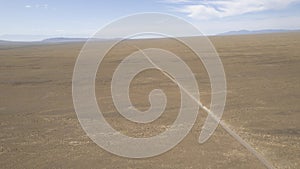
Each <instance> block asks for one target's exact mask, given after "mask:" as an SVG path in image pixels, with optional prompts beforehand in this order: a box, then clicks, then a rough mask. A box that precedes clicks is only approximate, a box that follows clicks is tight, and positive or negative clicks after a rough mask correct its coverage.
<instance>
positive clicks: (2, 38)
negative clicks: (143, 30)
mask: <svg viewBox="0 0 300 169" xmlns="http://www.w3.org/2000/svg"><path fill="white" fill-rule="evenodd" d="M285 32H300V30H286V29H264V30H253V31H250V30H239V31H229V32H225V33H220V34H217V35H216V36H228V35H252V34H267V33H285ZM49 37H50V38H49ZM15 39H22V40H21V41H18V40H15ZM41 39H43V40H41ZM87 40H90V39H89V38H76V37H55V36H53V35H51V36H49V35H48V36H47V35H0V44H3V43H6V44H7V43H9V42H13V43H15V42H18V43H22V42H32V43H66V42H85V41H87ZM93 40H94V41H106V40H112V39H93ZM114 40H115V39H114Z"/></svg>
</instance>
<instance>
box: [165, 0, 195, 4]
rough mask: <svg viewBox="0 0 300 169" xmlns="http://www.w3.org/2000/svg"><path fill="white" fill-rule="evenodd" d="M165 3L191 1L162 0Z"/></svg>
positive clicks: (188, 0)
mask: <svg viewBox="0 0 300 169" xmlns="http://www.w3.org/2000/svg"><path fill="white" fill-rule="evenodd" d="M163 2H166V3H184V2H191V0H163Z"/></svg>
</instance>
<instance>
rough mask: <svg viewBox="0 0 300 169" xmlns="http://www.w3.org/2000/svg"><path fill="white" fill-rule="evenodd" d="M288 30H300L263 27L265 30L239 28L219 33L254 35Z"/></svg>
mask: <svg viewBox="0 0 300 169" xmlns="http://www.w3.org/2000/svg"><path fill="white" fill-rule="evenodd" d="M286 32H300V30H287V29H263V30H254V31H250V30H239V31H229V32H225V33H221V34H218V35H221V36H223V35H253V34H268V33H286Z"/></svg>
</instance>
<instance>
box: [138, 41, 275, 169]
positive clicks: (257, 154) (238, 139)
mask: <svg viewBox="0 0 300 169" xmlns="http://www.w3.org/2000/svg"><path fill="white" fill-rule="evenodd" d="M133 47H135V48H136V49H138V50H139V51H140V52H141V53H142V54H143V55H144V56H145V57H146V58H147V60H148V61H149V62H150V63H151V64H152V65H153V66H154V67H155V68H156V69H158V70H159V71H161V72H162V73H163V74H164V75H165V76H166V77H168V78H169V79H170V80H171V81H173V82H174V83H175V84H177V86H178V87H179V88H180V89H181V90H183V91H184V92H185V93H186V94H187V95H189V96H190V97H191V98H192V99H193V100H194V101H195V102H196V103H197V104H198V105H199V106H200V107H201V108H202V109H203V110H204V111H205V112H206V113H207V114H209V115H211V116H212V117H213V119H214V120H215V121H218V118H217V117H216V116H215V115H214V113H213V112H211V111H210V110H209V109H208V108H207V107H205V106H204V105H203V104H202V103H201V102H200V101H199V100H198V99H197V98H195V97H194V96H193V95H192V94H190V93H189V92H188V91H187V90H186V89H185V88H184V87H183V86H182V85H181V84H179V83H178V82H177V81H176V80H175V79H174V78H173V77H172V76H170V75H169V74H168V73H167V72H165V71H164V70H162V69H161V68H160V67H159V66H157V65H156V64H155V63H154V62H153V61H152V60H151V59H150V58H149V56H148V55H146V53H145V52H144V51H143V50H142V49H140V48H138V47H137V46H135V45H133ZM219 124H220V126H221V127H222V128H223V129H224V130H225V131H226V132H227V133H228V134H230V135H231V136H232V137H233V138H234V139H235V140H237V141H238V142H239V143H240V144H241V145H243V146H244V147H245V148H246V149H247V150H248V151H250V152H251V153H252V154H253V155H254V156H255V157H256V158H257V159H258V160H259V161H260V162H261V163H262V164H263V165H265V167H266V168H268V169H274V167H273V165H272V164H271V163H270V162H269V161H268V160H267V159H266V158H265V157H264V156H262V155H261V154H260V153H259V152H257V151H256V150H255V149H254V148H253V147H252V146H251V145H250V144H249V143H247V142H246V141H245V140H243V138H241V137H240V136H239V135H238V134H237V133H236V132H234V131H233V130H231V129H230V128H229V126H228V125H227V124H226V123H225V121H224V120H220V123H219Z"/></svg>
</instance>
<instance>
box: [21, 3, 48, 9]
mask: <svg viewBox="0 0 300 169" xmlns="http://www.w3.org/2000/svg"><path fill="white" fill-rule="evenodd" d="M25 8H37V9H39V8H42V9H48V4H35V5H25Z"/></svg>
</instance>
